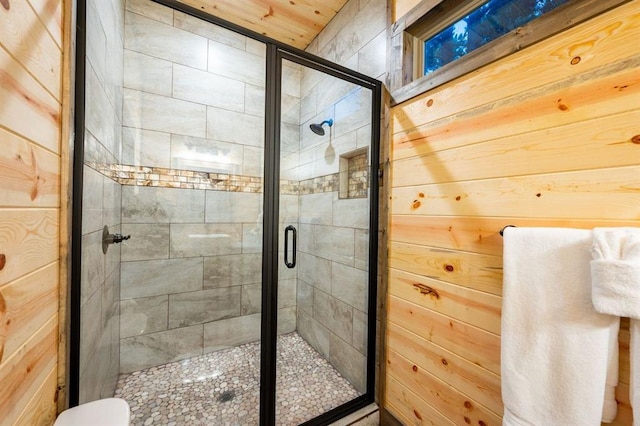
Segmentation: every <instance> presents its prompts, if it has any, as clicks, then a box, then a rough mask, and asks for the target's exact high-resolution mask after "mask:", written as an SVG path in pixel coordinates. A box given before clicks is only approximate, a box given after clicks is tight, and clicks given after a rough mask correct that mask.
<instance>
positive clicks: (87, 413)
mask: <svg viewBox="0 0 640 426" xmlns="http://www.w3.org/2000/svg"><path fill="white" fill-rule="evenodd" d="M130 417H131V414H130V411H129V404H127V401H125V400H124V399H120V398H105V399H99V400H97V401H91V402H87V403H86V404H81V405H78V406H77V407H73V408H69V409H68V410H65V411H63V412H62V413H60V415H59V416H58V418H57V419H56V421H55V423H54V424H53V426H129V420H130Z"/></svg>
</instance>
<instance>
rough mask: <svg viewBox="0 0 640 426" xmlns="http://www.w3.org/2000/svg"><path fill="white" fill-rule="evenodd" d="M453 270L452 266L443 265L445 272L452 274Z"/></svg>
mask: <svg viewBox="0 0 640 426" xmlns="http://www.w3.org/2000/svg"><path fill="white" fill-rule="evenodd" d="M454 269H455V268H454V267H453V265H444V270H445V271H447V272H453V270H454Z"/></svg>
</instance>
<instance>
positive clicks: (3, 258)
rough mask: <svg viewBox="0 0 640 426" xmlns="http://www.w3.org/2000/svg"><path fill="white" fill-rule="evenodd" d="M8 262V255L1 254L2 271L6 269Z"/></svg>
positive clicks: (0, 264) (0, 266)
mask: <svg viewBox="0 0 640 426" xmlns="http://www.w3.org/2000/svg"><path fill="white" fill-rule="evenodd" d="M6 264H7V256H5V255H4V254H0V271H2V270H3V269H4V265H6Z"/></svg>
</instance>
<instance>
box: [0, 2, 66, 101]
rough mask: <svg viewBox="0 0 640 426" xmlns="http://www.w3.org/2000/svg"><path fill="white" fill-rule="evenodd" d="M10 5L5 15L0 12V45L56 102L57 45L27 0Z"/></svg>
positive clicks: (59, 67) (60, 60) (57, 94)
mask: <svg viewBox="0 0 640 426" xmlns="http://www.w3.org/2000/svg"><path fill="white" fill-rule="evenodd" d="M51 3H57V2H51ZM10 5H11V8H10V9H9V13H6V12H3V13H0V28H2V31H0V43H1V44H2V45H3V46H4V48H5V49H7V50H8V51H9V52H11V54H12V56H13V57H14V58H16V59H17V60H18V62H19V63H20V64H21V65H22V66H23V67H24V68H26V69H27V70H28V71H29V73H30V74H31V75H33V77H34V78H35V79H36V80H37V81H38V82H40V84H42V86H44V88H45V89H47V91H49V93H51V94H52V95H53V96H54V97H55V98H56V99H57V100H58V101H60V100H61V98H60V94H61V91H60V82H61V78H60V71H61V65H62V57H61V56H60V46H59V45H58V44H56V41H55V40H54V39H53V38H52V37H51V34H49V31H48V29H47V27H45V26H44V25H43V24H42V22H41V21H40V17H39V16H38V14H37V13H36V12H35V11H34V9H33V8H32V7H31V4H29V2H28V1H27V0H22V1H11V2H10Z"/></svg>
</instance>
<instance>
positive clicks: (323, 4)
mask: <svg viewBox="0 0 640 426" xmlns="http://www.w3.org/2000/svg"><path fill="white" fill-rule="evenodd" d="M179 1H180V2H181V3H184V4H186V5H188V6H191V7H195V8H198V9H200V10H203V11H205V12H207V13H209V14H211V15H214V16H217V17H219V18H222V19H225V20H227V21H229V22H233V23H234V24H237V25H240V26H242V27H245V28H248V29H250V30H252V31H255V32H257V33H260V34H263V35H265V36H267V37H271V38H273V39H275V40H278V41H281V42H283V43H286V44H288V45H290V46H294V47H297V48H299V49H304V48H306V47H307V46H308V45H309V43H311V41H312V40H313V39H314V38H315V37H316V35H318V33H319V32H320V31H322V29H323V28H324V27H325V26H326V25H327V24H328V23H329V21H331V19H332V18H333V17H334V16H335V15H336V13H338V11H339V10H340V8H342V6H344V4H345V3H346V2H347V0H179Z"/></svg>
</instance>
